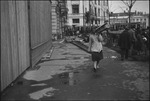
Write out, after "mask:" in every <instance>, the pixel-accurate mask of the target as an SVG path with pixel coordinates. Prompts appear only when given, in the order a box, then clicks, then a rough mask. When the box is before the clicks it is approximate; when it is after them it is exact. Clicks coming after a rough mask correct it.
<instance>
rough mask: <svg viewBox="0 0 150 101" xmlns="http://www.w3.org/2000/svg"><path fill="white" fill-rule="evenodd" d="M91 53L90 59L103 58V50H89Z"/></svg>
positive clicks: (98, 59) (97, 59)
mask: <svg viewBox="0 0 150 101" xmlns="http://www.w3.org/2000/svg"><path fill="white" fill-rule="evenodd" d="M91 54H92V61H100V60H101V59H103V51H100V52H91Z"/></svg>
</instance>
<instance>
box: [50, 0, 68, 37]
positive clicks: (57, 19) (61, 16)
mask: <svg viewBox="0 0 150 101" xmlns="http://www.w3.org/2000/svg"><path fill="white" fill-rule="evenodd" d="M66 4H67V0H52V35H53V38H54V37H55V39H56V40H57V39H58V38H62V37H63V35H62V34H63V32H64V28H65V25H66V22H67V20H66V19H67V11H68V10H67V8H66Z"/></svg>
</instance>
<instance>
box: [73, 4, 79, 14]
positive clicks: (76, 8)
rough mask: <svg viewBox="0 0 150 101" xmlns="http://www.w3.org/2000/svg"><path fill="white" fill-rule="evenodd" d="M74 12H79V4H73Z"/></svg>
mask: <svg viewBox="0 0 150 101" xmlns="http://www.w3.org/2000/svg"><path fill="white" fill-rule="evenodd" d="M72 13H75V14H78V13H79V5H72Z"/></svg>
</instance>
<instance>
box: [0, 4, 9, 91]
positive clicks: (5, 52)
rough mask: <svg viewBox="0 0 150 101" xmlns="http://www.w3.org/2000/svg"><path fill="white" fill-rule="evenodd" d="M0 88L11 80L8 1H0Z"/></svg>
mask: <svg viewBox="0 0 150 101" xmlns="http://www.w3.org/2000/svg"><path fill="white" fill-rule="evenodd" d="M1 23H2V24H1V90H3V89H4V88H5V87H6V86H7V85H8V84H9V83H10V82H11V55H10V34H9V32H10V26H9V5H8V1H2V2H1Z"/></svg>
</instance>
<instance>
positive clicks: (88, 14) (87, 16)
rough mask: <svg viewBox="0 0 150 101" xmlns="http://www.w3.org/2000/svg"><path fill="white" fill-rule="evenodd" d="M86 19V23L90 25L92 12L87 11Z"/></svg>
mask: <svg viewBox="0 0 150 101" xmlns="http://www.w3.org/2000/svg"><path fill="white" fill-rule="evenodd" d="M85 19H86V23H89V22H90V12H89V11H87V12H86V13H85Z"/></svg>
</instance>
